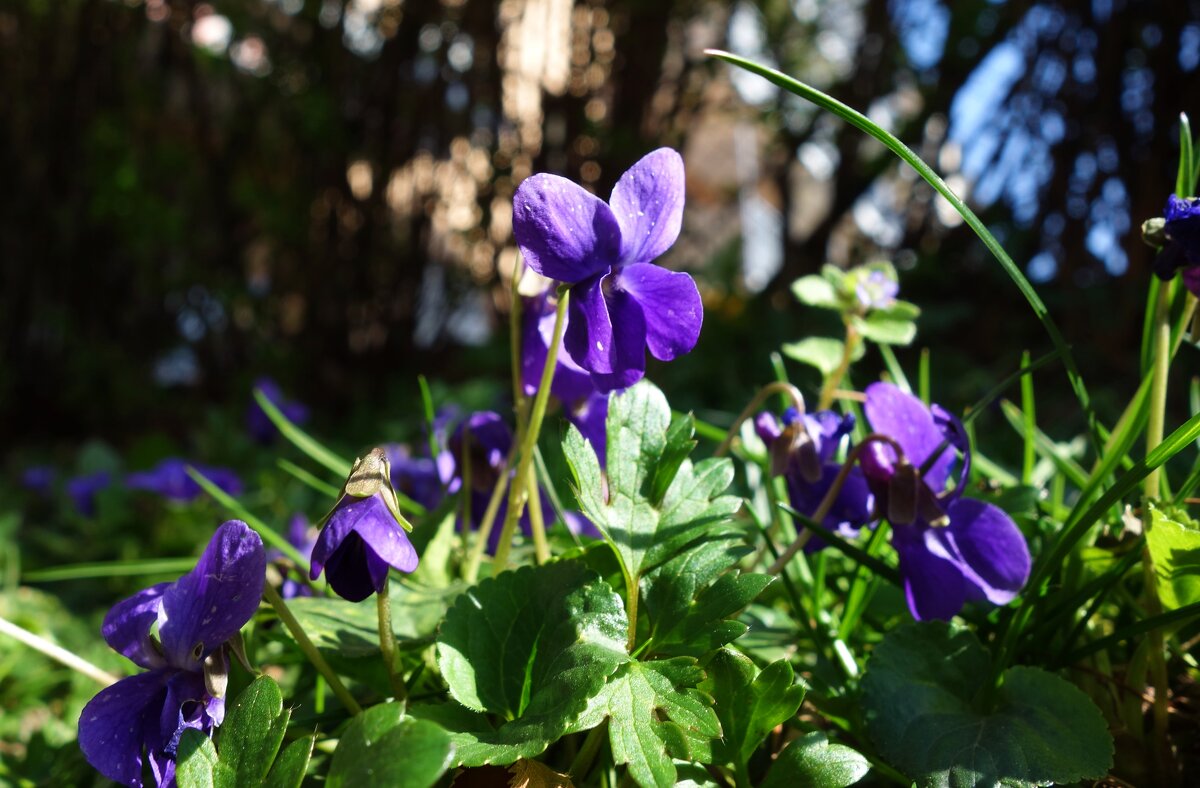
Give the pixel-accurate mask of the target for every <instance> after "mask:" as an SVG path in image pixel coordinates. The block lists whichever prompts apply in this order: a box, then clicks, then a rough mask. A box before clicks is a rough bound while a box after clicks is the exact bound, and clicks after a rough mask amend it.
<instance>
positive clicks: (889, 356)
mask: <svg viewBox="0 0 1200 788" xmlns="http://www.w3.org/2000/svg"><path fill="white" fill-rule="evenodd" d="M875 347H877V348H879V355H881V356H883V365H884V366H885V367H887V371H888V374H889V375H891V376H892V381H893V382H894V383H895V384H896V385H897V386H899V387H900V389H901V391H903V392H904V393H906V394H912V385H911V384H910V383H909V382H908V376H907V375H905V374H904V367H902V366H900V362H899V361H898V360H897V359H896V354H895V352H894V351H893V350H892V348H891V346H890V345H880V344H877V345H875Z"/></svg>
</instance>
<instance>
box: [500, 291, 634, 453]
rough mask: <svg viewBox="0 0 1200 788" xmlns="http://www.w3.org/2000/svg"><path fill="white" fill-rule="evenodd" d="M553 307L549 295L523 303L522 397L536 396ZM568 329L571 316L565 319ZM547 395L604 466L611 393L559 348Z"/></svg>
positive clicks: (544, 360) (551, 337) (529, 299)
mask: <svg viewBox="0 0 1200 788" xmlns="http://www.w3.org/2000/svg"><path fill="white" fill-rule="evenodd" d="M554 320H555V314H554V305H553V304H551V302H550V298H549V296H548V294H542V295H540V296H537V297H535V298H527V299H525V306H524V309H523V312H522V323H523V325H522V341H521V385H522V388H523V389H524V391H525V395H526V396H528V397H532V396H534V395H535V394H537V390H538V386H539V385H540V383H541V380H542V368H543V367H544V366H545V365H546V356H547V355H548V353H549V348H550V341H551V340H552V339H553V338H554ZM567 324H568V325H570V315H568V316H567ZM550 392H551V393H552V394H553V395H554V396H555V397H556V398H557V399H558V401H559V402H561V403H562V406H563V415H564V416H565V417H566V419H567V421H569V422H571V423H572V424H574V425H575V426H576V427H577V428H578V429H579V431H580V432H581V433H583V437H584V438H585V439H587V440H588V442H590V443H591V444H592V449H593V450H595V452H596V456H597V457H598V458H599V459H600V465H601V467H603V466H604V461H605V453H606V449H605V446H606V440H605V437H606V433H605V420H606V419H607V417H608V400H609V396H610V395H611V394H612V392H610V391H602V390H599V389H597V388H596V384H595V383H594V382H593V380H592V376H591V375H590V374H589V373H588V371H587V370H585V369H583V368H582V367H580V366H579V365H578V364H576V363H575V361H574V360H573V359H572V358H571V356H570V355H569V354H568V353H567V352H566V349H565V348H564V347H563V346H562V345H561V344H560V345H559V348H558V357H557V364H556V366H555V369H554V377H553V378H552V379H551V383H550Z"/></svg>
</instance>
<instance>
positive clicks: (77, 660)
mask: <svg viewBox="0 0 1200 788" xmlns="http://www.w3.org/2000/svg"><path fill="white" fill-rule="evenodd" d="M0 634H4V635H8V636H9V637H10V638H12V639H13V640H15V641H17V642H19V643H22V644H24V645H26V646H29V648H31V649H33V650H34V651H38V652H41V653H42V654H45V655H46V656H47V657H49V658H50V659H52V660H54V661H55V662H58V663H61V664H63V665H66V666H67V667H68V668H70V669H71V670H73V671H75V672H76V673H79V674H82V675H84V676H87V677H88V678H89V679H91V680H92V681H94V682H96V683H97V684H99V685H100V686H102V687H108V686H111V685H113V684H116V683H117V677H116V676H114V675H113V674H111V673H109V672H108V671H106V670H102V669H101V668H98V667H96V666H95V665H93V664H92V663H90V662H88V661H87V660H86V659H84V658H83V657H79V656H76V655H75V654H72V653H71V652H70V651H67V650H66V649H65V648H62V647H61V646H58V645H55V644H54V643H51V642H50V641H49V640H46V639H45V638H44V637H42V636H40V635H35V634H33V633H32V632H30V631H29V630H28V629H25V628H23V627H19V626H17V625H16V624H14V623H12V622H11V621H8V620H6V619H4V618H2V617H0Z"/></svg>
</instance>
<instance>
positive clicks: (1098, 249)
mask: <svg viewBox="0 0 1200 788" xmlns="http://www.w3.org/2000/svg"><path fill="white" fill-rule="evenodd" d="M705 47H722V48H728V49H731V50H733V51H736V52H739V53H740V54H744V55H748V56H752V57H756V58H759V59H761V60H764V61H766V62H769V63H772V64H774V65H776V66H777V67H779V68H781V69H782V70H784V71H787V72H788V73H790V74H793V75H795V76H797V77H798V78H800V79H803V80H805V81H808V82H810V83H812V84H814V85H816V86H817V87H820V88H822V89H823V90H826V91H828V92H829V93H831V94H832V95H834V96H836V97H838V98H840V99H842V100H843V101H845V102H846V103H848V104H850V105H852V106H855V107H858V108H860V109H863V110H864V111H866V112H868V113H869V114H870V115H871V116H872V117H873V118H874V119H876V120H877V121H879V122H880V123H882V124H883V125H885V126H887V127H889V128H890V129H892V130H893V131H894V132H895V133H896V134H897V135H898V136H900V137H901V138H902V139H904V140H905V141H906V142H908V143H909V144H910V145H911V146H912V147H914V148H915V149H917V150H918V151H919V152H921V153H922V154H923V155H924V156H925V157H926V158H927V159H928V160H930V161H932V162H934V163H935V165H936V166H937V168H938V169H939V170H940V171H941V172H942V173H943V174H944V175H945V176H946V177H947V179H948V180H949V181H950V183H951V184H952V185H953V186H955V188H956V189H958V190H959V191H960V192H961V193H964V194H966V195H967V196H968V197H969V198H970V200H971V202H972V203H973V204H974V205H975V206H976V208H977V210H979V211H981V212H982V214H983V216H984V218H985V220H986V221H987V222H988V223H989V225H991V226H993V227H994V228H996V230H997V232H998V234H999V235H1000V236H1001V238H1002V240H1003V241H1004V242H1005V243H1006V245H1007V246H1008V248H1009V250H1010V252H1011V253H1012V254H1013V256H1014V257H1015V258H1016V259H1017V260H1018V261H1019V262H1020V263H1021V264H1022V265H1023V266H1024V267H1025V269H1026V271H1027V272H1028V275H1029V276H1030V278H1031V279H1033V280H1034V281H1035V282H1036V283H1037V285H1038V287H1039V289H1040V291H1041V292H1042V293H1043V296H1044V297H1045V298H1046V300H1047V301H1048V302H1049V304H1050V305H1051V308H1052V309H1053V310H1054V312H1055V314H1056V315H1057V316H1058V318H1059V319H1060V321H1061V322H1062V324H1063V325H1064V328H1065V330H1066V333H1067V334H1068V338H1069V339H1070V340H1071V341H1072V343H1073V344H1074V346H1075V348H1076V350H1077V351H1078V352H1079V353H1080V355H1081V364H1082V366H1083V368H1084V371H1085V373H1087V374H1089V375H1090V378H1091V379H1092V380H1094V381H1096V383H1094V384H1093V385H1094V386H1096V387H1100V384H1101V382H1103V381H1106V380H1110V379H1113V378H1114V376H1118V375H1119V376H1121V378H1120V380H1121V381H1122V383H1121V385H1122V386H1123V387H1125V388H1131V387H1132V386H1133V385H1134V379H1133V376H1132V374H1131V373H1132V372H1133V371H1134V370H1135V368H1136V361H1135V359H1136V353H1137V347H1136V345H1137V341H1138V339H1137V338H1138V335H1139V332H1140V330H1141V312H1142V308H1143V302H1144V295H1143V293H1144V292H1145V291H1144V287H1143V282H1144V279H1145V278H1146V277H1147V276H1148V275H1149V260H1150V253H1149V250H1147V249H1145V248H1144V247H1142V246H1141V244H1140V242H1139V240H1138V235H1137V227H1138V225H1139V224H1140V222H1141V221H1142V220H1143V219H1144V218H1147V217H1149V216H1152V215H1156V214H1158V213H1159V212H1160V211H1161V209H1162V205H1163V203H1164V202H1165V199H1166V196H1167V194H1168V193H1169V192H1170V190H1171V184H1172V183H1173V173H1174V168H1175V157H1176V151H1177V140H1178V121H1177V117H1178V113H1179V112H1180V111H1190V112H1192V113H1193V114H1195V113H1197V112H1200V83H1198V81H1197V79H1196V69H1197V66H1198V64H1200V2H1196V0H1175V1H1174V2H1170V3H1137V2H1120V0H1094V1H1093V2H1091V3H1070V2H1021V1H1019V0H1009V1H1008V2H984V1H983V0H966V1H965V2H955V3H953V4H951V3H948V2H941V1H940V0H891V1H890V2H883V0H875V1H874V2H865V1H864V0H848V1H847V0H839V1H837V2H834V1H832V0H791V1H790V2H788V1H786V0H762V1H761V2H756V3H754V2H737V3H729V2H723V3H715V2H698V1H696V0H678V2H674V3H667V2H662V3H657V2H653V3H652V2H644V1H643V0H606V1H601V0H577V1H573V0H503V2H499V3H495V4H492V3H483V2H473V3H469V2H465V0H442V2H440V3H434V2H428V3H416V2H412V1H411V0H406V1H404V2H402V1H401V0H344V1H343V0H228V1H226V2H211V3H195V2H185V1H184V0H11V1H10V2H8V3H6V4H5V5H4V7H3V8H0V96H3V98H2V99H0V178H2V179H4V181H5V183H4V188H3V191H2V194H3V196H2V197H0V200H3V210H2V211H0V259H2V263H0V265H2V266H3V279H2V281H0V347H2V348H3V354H4V356H3V358H4V362H3V374H2V375H0V423H3V425H4V429H3V433H4V435H5V440H6V443H7V444H8V446H7V447H6V449H7V448H10V447H12V446H13V445H22V444H26V445H28V444H33V443H35V442H36V443H46V442H49V441H60V442H78V441H79V440H81V439H82V438H85V437H88V436H100V437H103V438H105V439H107V440H109V441H112V442H116V443H118V444H119V443H120V442H121V441H122V440H124V437H125V436H126V435H129V434H131V433H136V432H139V431H145V430H148V429H154V430H162V431H165V432H167V433H173V434H177V435H180V434H185V433H186V432H187V430H188V429H189V428H190V427H191V426H193V425H196V424H199V423H200V422H201V420H202V418H203V416H202V414H203V411H204V409H205V408H207V407H210V406H212V405H213V404H218V405H236V406H237V407H239V408H240V407H241V406H242V405H243V404H244V403H245V401H246V398H247V396H248V391H249V387H250V383H251V381H252V380H253V379H254V378H255V377H256V376H258V375H260V374H263V373H270V374H273V375H275V376H276V377H278V378H279V379H281V380H282V381H283V382H284V383H285V386H286V387H287V388H289V389H291V390H292V391H293V392H295V393H296V394H297V395H299V396H300V397H302V398H303V399H306V400H307V401H309V402H311V403H312V404H313V405H314V410H316V411H317V413H318V414H325V415H324V417H323V418H326V419H328V420H330V421H332V420H333V419H335V418H341V416H340V415H339V414H344V413H346V412H347V409H352V410H354V411H356V412H357V411H362V410H364V409H365V410H367V411H379V410H381V409H390V410H393V411H394V410H396V409H397V408H400V407H402V406H403V405H404V404H405V403H408V402H411V401H412V400H413V398H414V396H415V391H416V387H415V384H414V382H413V381H414V377H415V375H416V374H417V373H418V372H425V373H426V374H429V375H430V376H432V377H436V378H442V379H444V380H446V381H448V382H451V383H453V382H455V381H462V380H465V379H467V378H469V377H476V376H479V375H485V376H486V375H496V376H499V375H502V374H504V372H505V362H506V359H507V356H506V354H505V353H500V352H496V349H497V347H498V346H499V345H500V344H501V343H503V342H504V340H505V332H504V331H503V330H501V328H500V327H501V326H502V320H503V319H504V316H505V314H506V313H507V310H508V298H509V296H508V284H507V283H508V279H509V276H510V275H511V272H512V269H513V266H514V264H515V263H516V260H517V253H516V250H515V247H514V245H513V241H512V235H511V220H510V213H511V195H512V193H513V190H514V188H515V186H516V184H518V183H519V182H520V180H521V179H522V178H524V177H526V176H527V175H529V174H530V173H532V172H535V171H551V172H556V173H560V174H563V175H565V176H567V177H570V178H573V179H576V180H578V181H580V182H582V183H584V184H585V185H587V186H588V187H590V188H594V189H595V190H596V191H597V192H598V193H600V194H603V195H607V193H608V191H609V189H610V188H611V186H612V183H613V181H614V179H615V178H616V176H617V175H619V174H620V173H621V172H622V171H623V170H624V169H625V168H626V167H627V166H628V165H630V164H631V163H632V162H634V161H635V160H636V159H637V158H639V157H640V156H641V155H643V154H644V153H645V152H647V151H648V150H650V149H652V148H654V147H656V146H659V145H671V146H674V147H676V148H679V149H681V150H682V151H683V152H684V156H685V161H686V163H687V166H688V177H689V183H688V208H687V212H686V215H685V226H684V232H683V236H682V239H681V242H680V243H679V244H677V245H676V247H675V248H674V249H673V250H672V252H671V253H670V254H669V256H668V257H667V258H665V259H664V261H663V262H664V263H665V264H667V265H669V266H672V267H679V268H686V269H688V270H691V271H692V272H693V273H695V274H696V275H697V277H698V278H699V280H700V282H701V287H702V292H703V294H704V297H705V301H706V305H707V318H706V319H707V322H708V325H707V326H706V330H705V332H704V334H703V335H702V337H701V341H700V344H699V346H698V347H697V349H696V351H695V352H694V353H693V354H692V355H691V356H689V357H687V358H685V359H683V360H681V361H678V362H676V363H674V364H673V365H671V367H670V368H664V369H656V370H654V371H652V373H651V374H652V375H654V376H656V377H658V378H659V379H660V380H661V381H662V382H663V383H664V385H665V386H666V388H667V389H668V391H672V392H675V391H677V392H678V401H677V403H676V404H678V405H679V406H681V407H700V408H704V407H714V406H716V405H721V406H723V407H725V408H727V409H735V408H736V405H735V404H734V403H735V402H736V399H737V398H738V397H741V396H743V395H744V394H745V393H746V392H748V391H749V390H750V389H751V388H753V387H754V386H755V385H756V384H757V383H759V382H761V381H763V380H765V379H767V378H768V377H769V375H770V374H771V373H770V370H769V367H768V365H767V361H766V359H765V353H758V352H756V353H747V352H745V348H746V347H747V346H748V344H747V343H754V345H753V346H754V347H756V348H761V349H763V350H764V351H765V350H766V349H769V348H774V347H777V346H778V344H779V343H780V342H781V341H785V340H794V339H797V338H799V337H801V336H804V335H806V334H808V333H809V332H812V331H827V329H828V327H827V326H824V325H822V324H821V323H820V322H819V317H814V316H811V315H809V314H807V313H805V312H803V311H801V310H800V309H799V308H798V306H797V305H796V304H795V303H794V301H793V300H792V298H791V296H790V294H789V293H788V291H787V286H788V284H789V283H790V282H791V281H792V280H793V279H794V278H796V277H797V276H800V275H802V274H805V273H810V272H812V271H815V270H817V269H818V268H819V267H820V265H821V264H823V263H825V262H826V261H832V262H834V263H836V264H838V265H848V264H852V263H855V262H861V261H865V260H869V259H872V258H874V257H878V256H883V257H886V258H889V259H892V260H894V261H896V263H897V265H898V266H899V267H900V268H901V270H902V271H904V272H905V273H904V280H903V284H904V288H905V297H906V298H908V299H909V300H912V301H916V302H918V303H920V304H921V305H922V306H923V307H924V308H925V314H924V315H923V317H922V320H921V335H920V337H919V340H918V342H919V343H920V345H921V346H926V347H929V348H931V351H932V359H933V368H934V370H935V373H940V374H941V377H940V379H939V382H938V384H937V391H938V394H939V397H940V398H941V399H942V400H943V401H945V402H948V403H950V402H967V401H970V400H972V399H974V397H976V396H978V394H979V393H981V392H982V391H983V390H984V389H985V388H987V386H988V385H989V384H990V383H991V382H993V381H994V380H995V379H996V378H997V377H998V376H1000V375H1002V374H1006V373H1007V372H1009V371H1011V370H1012V369H1014V368H1015V367H1016V366H1017V364H1018V356H1019V352H1020V350H1021V349H1022V348H1024V347H1029V348H1031V349H1033V350H1034V351H1035V352H1038V351H1044V350H1045V349H1047V342H1046V340H1045V338H1044V337H1043V336H1042V335H1041V332H1040V329H1039V328H1038V327H1037V325H1036V323H1035V322H1034V321H1033V320H1030V319H1027V317H1026V316H1027V313H1026V312H1025V311H1024V310H1025V306H1024V304H1023V302H1022V300H1021V299H1020V296H1019V294H1018V293H1017V291H1016V289H1015V288H1014V287H1012V285H1011V284H1010V283H1009V282H1008V281H1007V280H1006V278H1005V277H1004V275H1003V273H1002V272H1001V271H1000V269H999V268H998V267H997V266H996V265H995V264H994V263H993V262H992V261H991V260H990V258H989V257H988V256H987V253H986V251H985V250H984V249H983V247H982V246H981V245H980V244H979V243H978V242H977V241H976V240H975V238H974V237H973V235H972V234H971V233H970V232H969V231H968V230H966V229H965V228H963V227H961V226H959V224H958V222H957V217H956V216H955V215H954V214H953V212H952V211H949V210H948V209H947V206H944V205H939V204H938V202H937V201H936V200H935V199H934V197H933V193H932V191H931V190H929V189H928V188H927V187H925V186H924V185H923V184H921V183H918V182H917V179H916V178H915V177H914V176H913V175H912V173H910V172H907V171H905V170H904V169H903V168H901V167H899V166H898V165H897V164H896V163H895V162H894V161H893V160H892V159H891V158H890V157H889V156H888V155H886V154H885V152H884V150H883V149H882V147H880V146H879V145H877V144H875V143H874V142H872V141H870V140H867V139H866V138H864V137H863V136H862V135H861V134H859V133H858V132H857V131H855V130H853V129H851V128H848V127H846V126H845V125H844V124H841V123H840V122H838V121H836V120H834V119H832V118H829V117H826V116H823V115H820V114H818V113H816V112H815V111H814V110H813V109H812V108H811V107H809V106H806V105H804V104H802V103H800V102H798V101H796V100H794V99H792V98H790V97H788V96H785V95H781V94H780V93H779V92H778V91H776V90H774V89H773V88H771V87H770V86H769V85H767V84H766V83H765V82H762V81H761V80H757V79H756V78H754V77H750V76H748V75H744V74H736V73H731V72H730V71H729V70H728V69H727V68H725V67H724V66H721V65H719V64H717V63H714V62H713V61H711V60H709V59H708V58H706V57H705V56H704V55H703V49H704V48H705ZM916 352H917V351H916V349H913V350H911V351H906V353H905V354H902V360H904V361H906V362H911V361H913V360H914V359H915V353H916ZM1189 363H1192V364H1194V362H1189ZM798 374H803V373H799V372H798ZM1045 378H1046V380H1047V381H1048V384H1047V385H1050V384H1053V383H1057V384H1059V388H1060V389H1061V390H1062V391H1064V392H1065V391H1066V389H1065V386H1062V385H1061V384H1062V382H1063V380H1062V379H1061V375H1060V374H1058V373H1046V374H1045ZM685 384H686V385H685ZM1047 385H1043V386H1042V389H1041V391H1042V392H1043V393H1045V392H1046V389H1047ZM1098 394H1099V395H1100V399H1101V406H1102V407H1103V405H1104V399H1105V398H1104V394H1103V391H1102V390H1101V391H1099V392H1098ZM1181 405H1182V403H1181ZM1056 407H1057V409H1058V411H1060V412H1061V414H1062V416H1063V418H1064V419H1065V420H1066V421H1067V424H1068V425H1069V424H1072V423H1075V422H1074V419H1075V418H1076V417H1077V414H1074V413H1073V409H1072V408H1071V401H1070V399H1069V395H1065V394H1064V396H1062V397H1061V398H1060V401H1059V402H1058V403H1057V404H1055V402H1053V401H1051V402H1048V403H1047V404H1046V406H1045V408H1044V409H1043V413H1049V414H1051V415H1052V414H1054V412H1055V408H1056ZM363 439H364V440H374V439H377V438H376V437H374V436H366V437H364V438H363Z"/></svg>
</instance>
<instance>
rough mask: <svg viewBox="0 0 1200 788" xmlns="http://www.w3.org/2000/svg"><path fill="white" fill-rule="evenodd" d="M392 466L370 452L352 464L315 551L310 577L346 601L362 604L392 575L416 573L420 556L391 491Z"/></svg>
mask: <svg viewBox="0 0 1200 788" xmlns="http://www.w3.org/2000/svg"><path fill="white" fill-rule="evenodd" d="M391 475H392V474H391V464H390V463H389V462H388V458H387V454H386V452H384V450H383V449H372V450H371V451H370V453H368V454H367V455H366V456H365V457H361V458H359V459H357V460H355V462H354V468H353V469H351V471H350V477H349V478H348V479H347V480H346V485H345V486H344V487H343V488H342V495H341V497H340V498H339V499H338V502H337V504H335V505H334V507H333V511H332V512H330V513H329V514H328V515H326V517H325V519H324V521H322V524H321V533H320V535H319V536H317V544H316V546H315V547H313V551H312V571H311V572H310V574H309V576H310V577H311V578H312V579H313V580H316V579H317V578H318V577H320V575H321V572H322V571H324V572H325V578H326V579H327V580H328V581H329V585H330V586H331V587H332V588H333V590H334V591H335V592H336V593H337V594H338V596H340V597H342V598H343V599H347V600H349V601H351V602H361V601H362V600H364V599H366V598H367V597H369V596H370V595H371V594H373V593H378V592H380V591H382V590H383V586H384V584H385V583H386V582H387V577H388V571H389V570H390V569H392V568H395V569H398V570H400V571H401V572H412V571H415V570H416V568H417V564H418V562H419V559H418V557H417V550H416V548H415V547H413V545H412V542H410V541H409V540H408V533H407V532H406V530H405V528H404V527H403V526H402V524H405V525H406V524H407V522H406V521H405V519H404V517H403V516H402V515H401V514H400V509H399V507H398V506H397V505H396V493H395V492H394V491H393V490H392V483H391Z"/></svg>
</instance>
